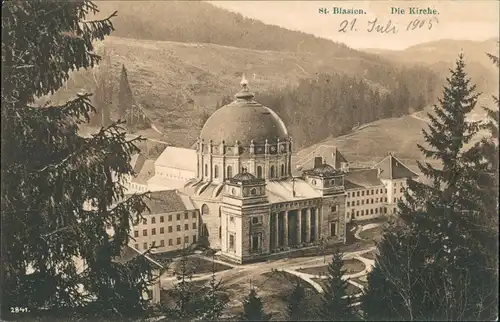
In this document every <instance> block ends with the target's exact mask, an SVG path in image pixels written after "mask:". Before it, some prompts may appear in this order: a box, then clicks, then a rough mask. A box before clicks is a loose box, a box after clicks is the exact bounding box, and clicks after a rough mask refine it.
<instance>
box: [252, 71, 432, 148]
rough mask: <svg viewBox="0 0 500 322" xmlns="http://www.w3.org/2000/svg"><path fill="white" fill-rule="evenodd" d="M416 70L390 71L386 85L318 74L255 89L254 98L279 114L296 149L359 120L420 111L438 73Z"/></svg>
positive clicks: (427, 101) (429, 98) (346, 129)
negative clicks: (259, 90) (288, 83)
mask: <svg viewBox="0 0 500 322" xmlns="http://www.w3.org/2000/svg"><path fill="white" fill-rule="evenodd" d="M420 73H421V70H420V69H418V68H404V69H400V70H395V71H394V74H393V77H394V79H393V82H388V83H387V86H388V88H389V90H380V89H377V88H374V87H373V86H370V84H369V82H367V81H366V80H363V79H360V78H356V77H348V76H346V75H339V74H333V75H325V74H322V75H320V76H319V77H318V78H316V79H304V80H302V81H300V84H299V85H298V86H288V87H286V88H282V89H276V90H272V91H268V92H266V93H262V94H259V95H258V96H257V100H258V101H259V102H261V103H262V104H265V105H267V106H270V107H272V108H273V109H274V111H276V112H277V113H278V114H279V115H280V116H281V117H282V119H283V121H284V122H285V124H287V126H288V129H289V131H290V133H291V135H292V138H293V139H294V142H295V147H296V148H301V147H303V146H307V145H311V144H314V143H316V142H318V141H320V140H323V139H325V138H327V137H331V136H333V137H335V136H339V135H343V134H346V133H348V132H350V131H351V130H352V129H353V128H355V127H358V126H360V125H362V124H365V123H369V122H372V121H375V120H379V119H383V118H389V117H399V116H403V115H407V114H410V113H413V112H416V111H419V110H422V109H423V108H424V107H425V106H426V105H427V104H431V103H433V102H434V98H435V95H436V93H437V90H438V86H437V84H438V83H437V82H438V78H437V77H436V76H434V75H433V74H424V76H422V75H420ZM381 76H382V75H381Z"/></svg>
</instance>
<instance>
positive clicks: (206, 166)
mask: <svg viewBox="0 0 500 322" xmlns="http://www.w3.org/2000/svg"><path fill="white" fill-rule="evenodd" d="M206 176H208V164H205V177H206Z"/></svg>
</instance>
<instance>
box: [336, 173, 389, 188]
mask: <svg viewBox="0 0 500 322" xmlns="http://www.w3.org/2000/svg"><path fill="white" fill-rule="evenodd" d="M344 185H345V188H346V189H347V190H349V189H357V188H369V187H377V186H381V185H383V183H382V181H380V179H379V178H378V169H361V170H355V171H352V170H351V171H349V172H347V173H346V174H345V176H344Z"/></svg>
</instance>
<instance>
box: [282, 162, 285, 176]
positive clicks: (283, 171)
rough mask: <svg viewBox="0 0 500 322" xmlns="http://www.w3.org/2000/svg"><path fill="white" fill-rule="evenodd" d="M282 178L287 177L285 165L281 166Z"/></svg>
mask: <svg viewBox="0 0 500 322" xmlns="http://www.w3.org/2000/svg"><path fill="white" fill-rule="evenodd" d="M281 176H282V177H284V176H285V165H284V164H282V165H281Z"/></svg>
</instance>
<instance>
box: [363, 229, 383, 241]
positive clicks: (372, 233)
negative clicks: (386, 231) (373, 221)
mask: <svg viewBox="0 0 500 322" xmlns="http://www.w3.org/2000/svg"><path fill="white" fill-rule="evenodd" d="M382 232H383V228H382V227H375V228H372V229H368V230H363V231H362V232H360V233H359V237H361V238H363V239H367V240H373V241H378V240H380V239H381V238H382Z"/></svg>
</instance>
